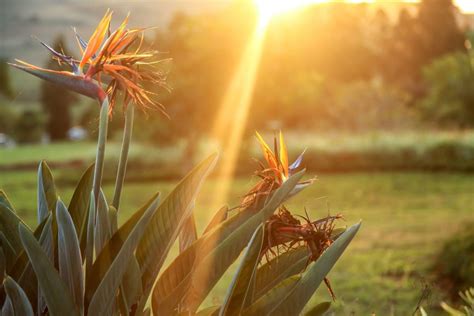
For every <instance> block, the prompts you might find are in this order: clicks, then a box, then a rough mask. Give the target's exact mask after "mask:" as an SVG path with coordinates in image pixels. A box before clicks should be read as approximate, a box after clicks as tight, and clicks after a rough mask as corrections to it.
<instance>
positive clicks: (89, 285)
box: [0, 12, 360, 315]
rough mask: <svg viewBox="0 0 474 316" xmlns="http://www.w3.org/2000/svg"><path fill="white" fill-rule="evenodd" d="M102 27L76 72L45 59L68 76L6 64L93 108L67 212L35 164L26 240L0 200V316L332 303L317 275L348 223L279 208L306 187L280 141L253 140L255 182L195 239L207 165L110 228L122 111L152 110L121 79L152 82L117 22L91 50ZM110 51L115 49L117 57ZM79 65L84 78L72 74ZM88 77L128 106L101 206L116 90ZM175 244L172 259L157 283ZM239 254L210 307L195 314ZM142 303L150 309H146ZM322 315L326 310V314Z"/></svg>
mask: <svg viewBox="0 0 474 316" xmlns="http://www.w3.org/2000/svg"><path fill="white" fill-rule="evenodd" d="M110 19H111V13H109V12H108V13H107V14H106V15H105V17H104V18H103V20H102V21H101V23H100V24H99V26H98V28H97V30H96V32H94V35H93V36H92V38H91V39H90V40H89V44H87V45H85V47H84V48H83V49H84V53H83V56H82V58H81V61H80V62H76V61H74V59H72V58H70V57H68V56H64V55H62V54H60V53H58V52H55V51H53V53H54V54H55V56H56V57H58V58H60V59H61V60H63V61H64V62H66V63H69V64H70V66H71V67H72V69H73V72H71V73H68V72H65V71H62V72H55V71H48V70H44V69H41V68H37V67H31V66H29V65H26V66H25V64H23V65H17V67H18V68H20V69H23V70H25V71H27V72H30V73H33V74H35V75H37V76H39V77H41V78H43V79H47V80H50V81H53V82H55V83H57V84H60V85H62V86H63V87H65V88H69V89H72V90H75V91H76V92H80V93H82V94H85V95H87V96H90V97H93V98H96V99H98V100H99V101H100V103H101V110H100V115H99V129H98V130H99V133H98V146H97V156H96V162H95V164H94V165H93V166H91V167H89V168H88V169H87V170H86V172H85V173H84V175H83V176H82V178H81V179H80V180H79V183H78V185H77V187H76V189H75V191H74V194H73V197H72V199H71V201H70V203H69V205H68V206H66V204H64V202H63V201H61V200H60V199H59V197H58V194H57V190H56V187H55V183H54V180H53V176H52V174H51V171H50V169H49V168H48V166H47V164H46V163H45V162H42V163H41V164H40V166H39V169H38V196H37V199H38V209H37V214H38V226H37V227H36V228H35V229H33V230H32V229H30V228H29V227H27V226H26V225H25V224H24V223H23V222H22V221H21V219H20V218H19V217H18V216H17V214H16V213H15V211H14V208H13V205H12V203H11V202H10V201H9V199H8V198H7V196H6V194H5V193H4V192H2V191H0V210H1V212H0V228H1V231H0V232H1V234H0V241H1V246H2V247H1V248H0V263H1V264H0V268H1V269H2V271H0V276H2V278H3V276H5V275H6V277H5V278H3V279H2V281H3V285H4V287H3V290H4V291H2V292H1V293H0V294H1V295H0V298H1V300H2V305H3V307H2V315H44V314H49V315H116V314H122V315H150V314H151V313H152V312H153V314H154V315H174V314H186V315H189V314H192V315H195V314H196V313H197V314H200V315H203V314H204V315H211V314H219V315H272V314H281V315H288V314H295V313H300V312H301V311H302V310H303V308H304V306H305V305H306V303H307V302H308V301H309V299H310V298H311V296H312V294H313V293H314V292H315V291H316V289H317V288H318V287H319V285H320V284H321V283H322V282H323V281H324V282H325V283H326V285H327V287H328V288H329V290H330V291H331V293H332V290H331V287H330V286H329V282H328V280H327V278H326V276H327V274H328V273H329V271H330V269H331V268H332V267H333V265H334V264H335V263H336V261H337V260H338V259H339V257H340V256H341V255H342V253H343V252H344V250H345V248H346V247H347V246H348V244H349V243H350V241H351V240H352V238H353V237H354V236H355V234H356V233H357V231H358V229H359V226H360V224H357V225H354V226H352V227H350V228H348V229H347V230H346V229H345V228H340V229H336V228H335V221H336V220H337V219H338V218H339V216H328V217H325V218H322V219H319V220H316V221H311V220H310V219H305V221H303V222H302V221H300V220H299V219H297V218H296V217H295V216H293V215H292V214H291V213H290V212H289V211H288V210H287V209H286V208H285V207H284V206H283V203H284V202H285V201H286V200H288V199H289V198H290V197H292V196H293V195H295V194H297V193H298V192H300V191H301V190H303V189H304V188H305V187H307V186H308V185H311V184H312V182H313V181H312V180H307V181H302V177H303V176H304V171H297V169H298V168H299V165H300V164H301V160H302V156H300V157H299V158H298V159H297V160H296V161H295V162H294V163H293V164H291V165H289V163H288V154H287V151H286V146H285V144H284V141H283V136H282V135H280V138H279V140H276V139H275V142H274V143H275V148H274V150H273V151H272V150H271V149H270V147H269V146H268V145H267V144H266V143H265V142H264V141H263V139H262V138H261V137H260V136H259V135H257V136H258V138H259V142H260V145H261V147H262V150H263V153H264V157H265V164H263V163H262V169H261V170H259V171H257V175H258V176H259V177H260V178H261V180H260V181H259V182H258V183H257V184H256V185H255V186H254V187H253V188H252V189H251V190H250V191H249V192H248V194H247V195H245V198H244V199H243V200H242V202H241V203H240V204H239V205H238V206H237V207H236V208H235V210H234V211H233V212H230V211H229V210H228V209H227V208H225V207H224V208H222V209H220V210H219V211H218V212H217V213H216V214H215V215H214V217H213V218H212V220H211V221H210V222H209V224H208V226H207V227H206V229H205V230H204V231H203V232H202V234H198V233H197V230H196V224H195V221H194V216H193V206H194V203H195V200H196V197H197V194H198V192H199V189H200V187H201V186H202V183H203V181H204V179H205V178H206V176H207V175H208V174H209V172H211V170H212V168H213V167H214V165H215V163H216V160H217V155H216V154H213V155H211V156H209V157H208V158H207V159H205V160H204V161H203V162H201V163H200V164H199V165H198V166H197V167H195V168H194V169H193V170H192V171H191V172H190V173H189V174H188V175H187V176H186V177H184V178H183V180H182V181H181V182H180V183H179V184H178V185H177V186H176V187H175V189H174V190H173V191H172V192H171V193H170V194H169V195H168V196H167V197H166V198H165V199H163V201H162V202H161V203H160V200H161V196H160V195H159V193H155V194H154V195H153V196H152V197H151V198H150V200H149V201H148V202H147V203H146V204H145V205H144V206H143V207H142V208H140V209H139V210H137V211H136V212H135V213H134V214H133V215H132V216H131V217H130V218H129V219H128V220H126V221H125V222H124V224H122V225H121V226H118V219H117V217H118V214H119V211H120V207H119V206H120V198H121V192H122V186H123V181H124V177H125V172H126V166H127V158H128V149H129V145H130V141H131V131H132V127H133V113H134V112H133V111H134V110H133V109H134V106H142V107H147V106H151V105H153V103H152V101H151V99H148V98H149V96H148V94H147V93H148V91H145V90H143V89H142V88H141V86H142V85H140V84H138V83H133V82H131V80H132V79H133V80H139V79H143V78H148V79H149V78H156V77H154V76H155V74H151V73H149V72H142V68H140V69H138V66H137V65H135V64H134V63H135V62H136V61H137V60H140V64H143V63H147V62H151V61H150V60H149V59H147V58H145V59H142V58H138V57H137V55H135V54H136V53H133V52H130V51H128V49H127V48H128V47H129V46H128V45H126V43H131V42H133V40H134V38H136V37H137V36H139V33H140V31H139V30H130V31H125V22H124V23H123V24H122V26H121V27H119V29H118V30H116V31H115V32H112V33H110V34H111V35H110V37H108V39H107V40H106V43H108V44H107V45H103V46H102V47H100V43H102V42H103V41H104V39H105V37H106V33H107V31H108V29H109V24H110ZM80 42H81V41H80ZM46 47H47V46H46ZM114 47H125V49H124V50H120V52H119V53H117V52H116V51H115V49H114ZM139 50H140V48H138V50H137V51H139ZM133 51H135V48H134V50H133ZM93 56H102V57H103V58H97V59H96V58H94V57H93ZM138 56H150V57H153V56H154V54H152V53H141V54H140V55H138ZM117 58H118V59H120V58H123V59H124V60H123V62H122V64H121V67H117V68H114V66H116V64H115V63H114V61H115V60H116V59H117ZM97 63H100V64H97ZM86 64H87V65H88V75H87V76H85V75H84V74H82V69H81V67H83V66H84V65H86ZM149 66H150V67H151V63H150V64H149ZM95 67H96V68H95ZM122 67H125V69H123V68H122ZM99 69H100V71H102V70H105V69H115V70H113V71H111V72H110V73H106V74H108V75H109V76H111V77H112V80H119V81H117V82H116V83H115V84H116V85H117V86H118V85H121V89H122V93H124V94H126V95H127V98H126V100H133V103H134V104H133V105H132V104H129V105H128V108H127V111H126V118H125V127H124V133H123V134H124V136H123V143H122V151H121V156H120V159H119V164H118V168H117V173H116V183H115V190H114V195H113V198H112V202H111V203H110V204H109V202H108V199H107V197H106V196H105V194H104V193H103V191H102V190H101V182H102V173H103V169H104V154H105V147H106V143H107V142H106V140H107V128H108V121H109V113H110V111H109V110H110V108H109V105H110V106H111V107H112V108H113V105H114V104H115V101H116V99H115V98H116V93H115V92H116V91H115V90H114V89H115V88H116V87H115V86H113V87H112V89H107V93H105V91H103V90H102V87H101V85H99V84H97V82H96V81H94V80H92V79H91V78H94V76H95V75H97V73H95V72H94V71H95V70H97V72H99V75H100V71H99ZM118 71H123V73H118ZM130 74H133V75H130ZM94 79H97V78H94ZM152 81H153V80H152ZM137 95H138V96H139V97H137ZM134 98H137V99H134ZM144 100H146V102H145V101H144ZM178 236H179V250H180V253H179V255H178V256H177V257H176V258H174V260H172V261H171V263H170V264H169V266H168V267H167V268H166V270H164V271H162V272H161V269H162V267H163V265H164V263H165V260H166V259H167V256H168V253H169V250H170V248H171V246H172V245H173V244H174V242H175V241H176V239H178ZM244 248H246V250H245V252H244V254H243V256H242V259H241V261H240V264H239V266H238V269H237V272H236V273H235V275H234V278H233V280H232V282H231V283H230V284H229V287H228V291H227V295H226V296H225V298H224V300H223V302H222V304H220V305H218V306H213V307H210V308H208V309H204V310H202V311H200V312H198V309H199V307H200V306H201V304H202V303H203V301H204V299H205V298H206V296H207V295H208V294H209V292H210V291H211V289H212V288H213V287H214V286H215V285H216V283H217V282H218V280H219V279H220V278H221V277H222V275H223V274H224V273H225V272H226V271H227V269H228V268H229V266H230V265H231V264H232V263H234V262H235V261H236V260H237V259H238V257H239V256H240V254H241V252H242V250H243V249H244ZM265 258H266V260H267V262H266V263H265V261H264V259H265ZM259 264H261V265H259ZM160 272H161V273H160ZM149 300H151V307H147V302H148V301H149ZM323 307H324V308H325V309H327V308H326V307H327V304H325V305H324V306H323ZM150 308H151V309H150ZM323 312H324V310H323Z"/></svg>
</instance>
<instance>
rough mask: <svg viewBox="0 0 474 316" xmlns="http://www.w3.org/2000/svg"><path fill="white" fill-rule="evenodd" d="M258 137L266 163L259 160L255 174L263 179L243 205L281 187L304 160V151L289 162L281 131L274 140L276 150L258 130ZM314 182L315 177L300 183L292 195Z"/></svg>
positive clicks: (247, 195)
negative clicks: (258, 167)
mask: <svg viewBox="0 0 474 316" xmlns="http://www.w3.org/2000/svg"><path fill="white" fill-rule="evenodd" d="M256 137H257V141H258V143H259V144H260V147H261V149H262V152H263V156H264V158H265V162H266V165H265V164H264V163H262V162H260V161H258V163H259V166H260V169H259V170H257V171H256V172H255V175H256V176H258V177H259V178H260V179H261V180H260V181H259V182H258V183H257V184H256V185H255V186H254V187H253V188H252V189H251V190H250V191H249V192H248V193H247V194H246V195H245V198H244V200H243V201H242V203H241V206H242V207H246V206H249V205H251V204H253V203H255V201H256V200H257V199H259V198H260V197H262V196H263V197H267V196H268V195H269V194H270V193H271V192H272V191H273V190H274V189H277V188H279V187H280V186H281V185H282V184H283V183H284V182H285V181H286V180H288V178H289V177H290V176H291V175H292V174H294V173H295V172H296V171H297V170H298V168H299V167H300V165H301V162H302V161H303V156H304V151H303V152H302V153H301V154H300V155H299V156H298V158H297V159H296V160H295V161H294V162H293V163H292V164H289V160H288V150H287V147H286V144H285V140H284V138H283V134H282V132H281V131H280V134H279V136H278V137H275V138H274V140H273V143H274V150H272V149H271V148H270V146H269V145H268V144H267V143H266V142H265V141H264V140H263V138H262V136H261V135H260V134H259V133H258V132H257V133H256ZM313 182H314V179H309V180H306V181H303V182H300V183H298V184H297V185H296V187H295V188H294V189H293V192H291V193H290V196H293V195H294V194H296V193H298V192H299V191H301V190H303V189H304V188H305V187H307V186H308V185H310V184H311V183H313Z"/></svg>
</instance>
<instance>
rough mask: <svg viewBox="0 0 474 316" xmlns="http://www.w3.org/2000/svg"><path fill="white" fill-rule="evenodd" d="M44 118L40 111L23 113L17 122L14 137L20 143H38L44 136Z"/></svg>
mask: <svg viewBox="0 0 474 316" xmlns="http://www.w3.org/2000/svg"><path fill="white" fill-rule="evenodd" d="M44 122H45V119H44V116H43V114H42V113H41V112H40V111H38V110H25V111H23V112H22V113H21V114H20V115H19V117H18V119H17V120H16V122H15V128H14V134H13V137H14V138H15V140H16V141H17V142H19V143H22V144H24V143H38V142H40V141H41V138H42V137H43V134H44Z"/></svg>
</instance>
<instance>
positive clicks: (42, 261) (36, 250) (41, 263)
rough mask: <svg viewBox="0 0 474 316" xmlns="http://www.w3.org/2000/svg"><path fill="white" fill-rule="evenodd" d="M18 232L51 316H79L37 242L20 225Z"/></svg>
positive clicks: (60, 280) (61, 281)
mask: <svg viewBox="0 0 474 316" xmlns="http://www.w3.org/2000/svg"><path fill="white" fill-rule="evenodd" d="M19 231H20V237H21V242H22V244H23V247H24V248H25V251H26V253H27V254H28V258H29V259H30V262H31V265H32V266H33V270H34V271H35V274H36V278H37V279H38V283H39V285H40V287H41V290H42V292H43V295H44V298H45V300H46V304H47V305H48V311H49V313H50V314H51V315H52V316H55V315H58V316H62V315H79V313H78V311H77V310H76V308H75V306H74V302H73V300H72V297H71V296H70V295H69V291H68V289H67V287H66V284H64V282H63V280H62V279H61V277H60V276H59V274H58V272H57V271H56V269H55V268H54V266H53V264H52V263H51V261H50V260H49V258H48V255H47V254H46V253H45V252H44V250H43V249H41V246H40V244H39V243H38V241H37V240H36V239H35V237H34V236H33V234H32V233H31V232H30V231H28V229H27V228H26V227H24V226H23V225H21V224H20V225H19Z"/></svg>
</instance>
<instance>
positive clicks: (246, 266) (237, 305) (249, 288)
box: [219, 224, 264, 316]
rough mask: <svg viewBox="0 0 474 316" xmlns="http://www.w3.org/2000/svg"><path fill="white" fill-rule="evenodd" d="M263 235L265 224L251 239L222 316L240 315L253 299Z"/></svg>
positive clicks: (231, 286) (225, 302)
mask: <svg viewBox="0 0 474 316" xmlns="http://www.w3.org/2000/svg"><path fill="white" fill-rule="evenodd" d="M263 233H264V224H260V226H259V227H258V228H257V230H256V231H255V232H254V234H253V236H252V239H250V242H249V245H248V246H247V250H246V252H245V254H244V257H243V258H242V261H241V263H240V266H239V268H238V269H237V272H236V273H235V275H234V279H233V280H232V283H231V285H230V286H229V289H228V292H227V295H226V296H225V298H224V303H223V304H222V307H221V309H220V312H219V315H220V316H224V315H240V313H241V312H242V310H243V309H244V308H245V307H246V306H245V304H246V302H248V301H250V300H251V299H252V298H251V297H252V295H253V290H254V289H253V286H254V285H255V282H254V281H255V273H256V271H257V265H258V262H259V261H260V254H261V251H262V245H263Z"/></svg>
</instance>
